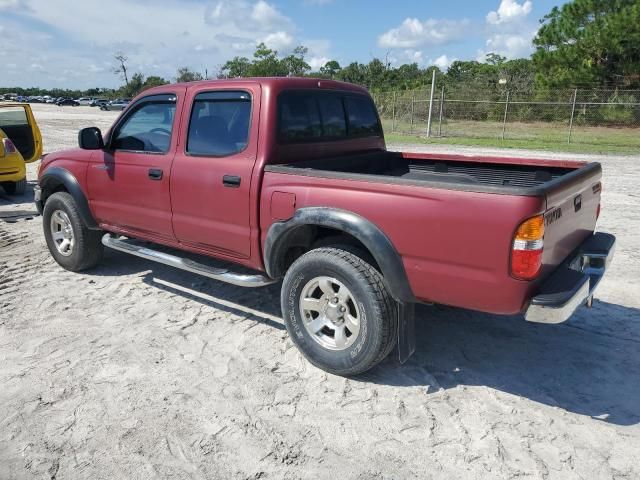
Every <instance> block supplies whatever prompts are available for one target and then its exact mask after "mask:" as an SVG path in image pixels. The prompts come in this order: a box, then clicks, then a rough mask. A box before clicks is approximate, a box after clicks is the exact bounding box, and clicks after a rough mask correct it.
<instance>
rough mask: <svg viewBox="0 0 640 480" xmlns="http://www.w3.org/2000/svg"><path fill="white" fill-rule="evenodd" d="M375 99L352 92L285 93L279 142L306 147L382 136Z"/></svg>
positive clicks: (280, 101) (280, 108)
mask: <svg viewBox="0 0 640 480" xmlns="http://www.w3.org/2000/svg"><path fill="white" fill-rule="evenodd" d="M381 132H382V129H381V128H380V122H379V120H378V115H377V113H376V110H375V106H374V105H373V102H372V101H371V99H370V98H369V97H367V96H364V95H357V94H352V93H348V92H326V91H324V92H319V91H305V90H298V91H296V90H291V91H285V92H282V93H281V94H280V96H279V97H278V140H279V142H280V143H302V142H317V141H327V140H341V139H345V138H352V137H363V136H379V135H381Z"/></svg>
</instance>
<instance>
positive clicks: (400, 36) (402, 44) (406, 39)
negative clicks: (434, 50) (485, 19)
mask: <svg viewBox="0 0 640 480" xmlns="http://www.w3.org/2000/svg"><path fill="white" fill-rule="evenodd" d="M468 24H469V21H468V20H436V19H433V18H429V19H427V20H424V21H420V20H418V19H417V18H406V19H405V20H404V22H402V23H401V24H400V26H398V27H396V28H392V29H390V30H388V31H387V32H385V33H383V34H382V35H380V37H378V45H379V46H380V47H383V48H415V47H421V46H426V45H444V44H447V43H450V42H452V41H454V40H457V39H460V38H462V37H463V36H464V35H465V28H464V27H466V26H467V25H468Z"/></svg>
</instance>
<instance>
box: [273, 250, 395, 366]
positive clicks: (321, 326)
mask: <svg viewBox="0 0 640 480" xmlns="http://www.w3.org/2000/svg"><path fill="white" fill-rule="evenodd" d="M281 303H282V314H283V317H284V320H285V323H286V326H287V330H288V332H289V335H290V336H291V339H292V341H293V342H294V343H295V344H296V346H297V347H298V349H299V350H300V351H301V352H302V353H303V355H304V356H305V357H306V358H307V359H308V360H309V361H310V362H311V363H313V364H314V365H316V366H317V367H319V368H321V369H323V370H325V371H327V372H330V373H334V374H337V375H357V374H359V373H363V372H365V371H367V370H369V369H370V368H372V367H374V366H375V365H376V364H378V363H379V362H380V361H381V360H383V359H384V358H385V357H386V356H387V355H388V354H389V352H390V351H391V349H392V348H393V346H394V343H395V340H396V335H395V334H396V330H397V318H396V311H395V308H394V306H395V304H394V301H393V299H392V298H391V296H390V295H389V292H388V291H387V289H386V288H385V286H384V282H383V280H382V275H381V274H380V272H378V271H377V270H375V269H374V268H373V267H372V266H371V265H370V264H368V263H367V262H365V261H364V260H362V259H361V258H359V257H358V256H357V255H354V254H353V253H351V252H348V251H345V250H341V249H338V248H319V249H316V250H312V251H310V252H308V253H306V254H304V255H302V256H301V257H300V258H298V259H297V260H296V261H295V262H294V263H293V265H291V267H290V268H289V270H288V271H287V274H286V275H285V278H284V283H283V286H282V294H281Z"/></svg>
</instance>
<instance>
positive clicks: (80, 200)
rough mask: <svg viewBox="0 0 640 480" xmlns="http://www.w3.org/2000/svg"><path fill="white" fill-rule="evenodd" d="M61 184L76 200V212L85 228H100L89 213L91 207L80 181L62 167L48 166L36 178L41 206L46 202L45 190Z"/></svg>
mask: <svg viewBox="0 0 640 480" xmlns="http://www.w3.org/2000/svg"><path fill="white" fill-rule="evenodd" d="M60 184H62V185H63V186H64V188H65V190H66V191H67V192H69V195H71V196H72V197H73V200H74V201H75V202H76V207H77V208H78V213H79V214H80V218H81V219H82V221H83V222H84V224H85V225H86V226H87V228H89V229H91V230H100V228H99V227H98V224H97V223H96V220H95V219H94V218H93V215H92V214H91V209H90V208H89V202H88V201H87V197H86V196H85V194H84V192H83V191H82V188H81V187H80V183H79V182H78V180H77V179H76V177H74V176H73V174H72V173H71V172H69V170H66V169H64V168H62V167H50V168H47V169H46V170H45V172H44V173H43V174H42V176H41V177H40V178H39V179H38V185H40V188H41V189H42V192H43V196H42V199H41V200H40V202H41V205H40V206H41V207H44V203H45V202H46V196H45V195H44V193H45V192H46V191H47V190H54V189H55V188H57V187H58V185H60Z"/></svg>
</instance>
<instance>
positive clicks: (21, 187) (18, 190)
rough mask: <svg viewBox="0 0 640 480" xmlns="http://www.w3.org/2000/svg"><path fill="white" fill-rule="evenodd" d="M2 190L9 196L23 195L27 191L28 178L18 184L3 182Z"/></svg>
mask: <svg viewBox="0 0 640 480" xmlns="http://www.w3.org/2000/svg"><path fill="white" fill-rule="evenodd" d="M2 188H4V191H5V192H7V193H8V194H9V195H22V194H23V193H24V192H25V190H26V189H27V178H26V177H25V178H23V179H22V180H18V181H17V182H3V183H2Z"/></svg>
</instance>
